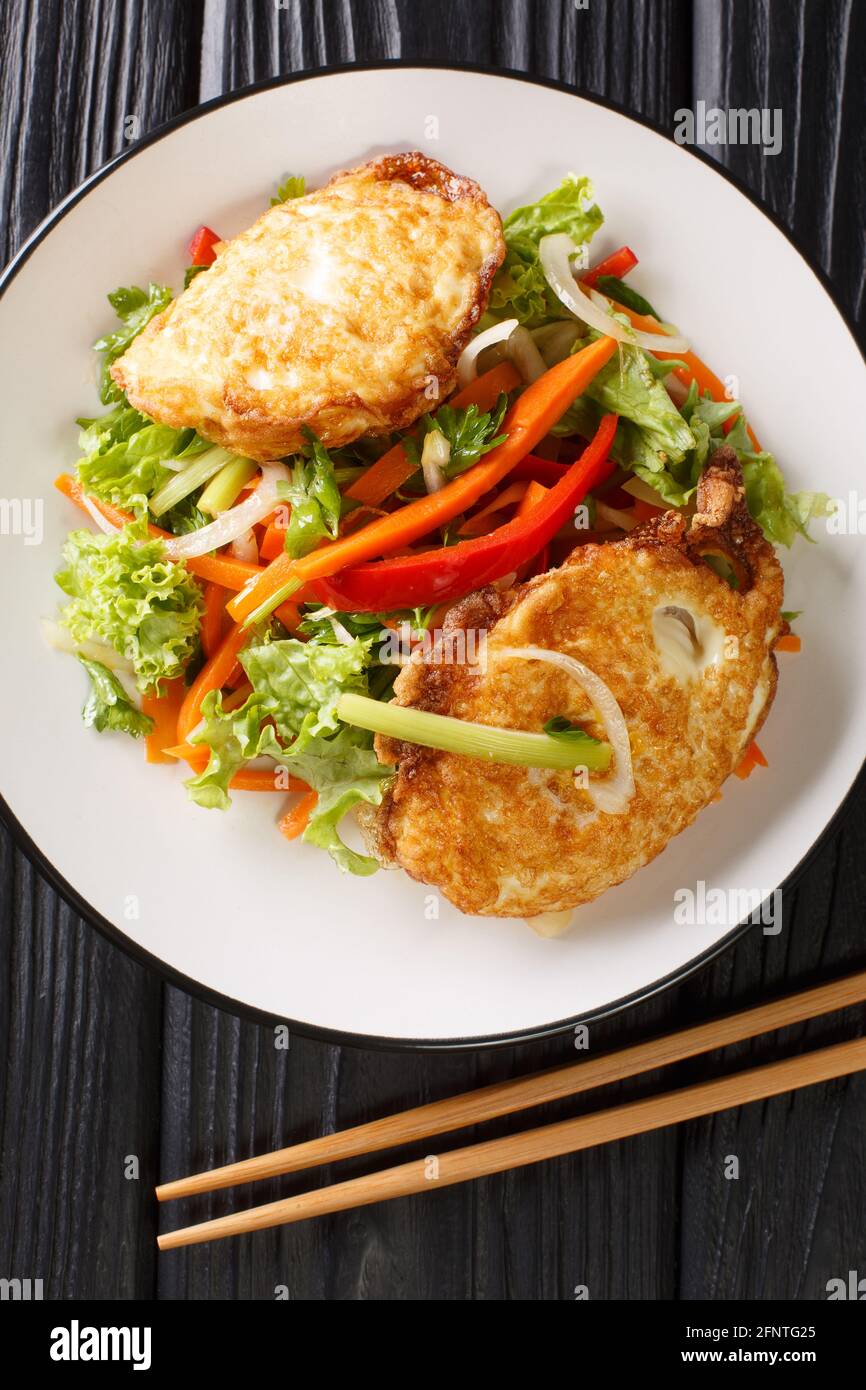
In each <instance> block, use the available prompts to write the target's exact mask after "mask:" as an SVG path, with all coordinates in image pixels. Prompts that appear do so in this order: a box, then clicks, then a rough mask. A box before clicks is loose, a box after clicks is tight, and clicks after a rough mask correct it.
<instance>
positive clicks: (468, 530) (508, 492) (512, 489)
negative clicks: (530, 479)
mask: <svg viewBox="0 0 866 1390" xmlns="http://www.w3.org/2000/svg"><path fill="white" fill-rule="evenodd" d="M530 486H531V484H530V483H526V482H522V483H521V482H518V483H509V485H508V487H507V488H504V489H503V490H502V492H500V493H499V496H498V497H494V498H493V501H492V502H488V503H487V506H486V507H482V508H481V511H480V512H475V513H474V514H473V515H472V516H470V517H469V519H468V520H467V521H464V523H463V525H462V526H461V527H460V530H459V531H458V532H457V534H458V535H459V536H480V535H481V534H482V532H483V531H484V530H486V529H489V528H487V527H485V526H484V524H483V523H484V522H485V521H486V520H487V519H488V518H489V517H492V516H494V515H495V514H496V512H501V511H503V510H504V508H505V507H512V506H514V504H515V502H522V501H523V499H524V497H525V496H526V491H527V489H528V488H529V487H530ZM517 515H518V516H519V515H520V512H519V509H518V512H517ZM497 524H498V523H497Z"/></svg>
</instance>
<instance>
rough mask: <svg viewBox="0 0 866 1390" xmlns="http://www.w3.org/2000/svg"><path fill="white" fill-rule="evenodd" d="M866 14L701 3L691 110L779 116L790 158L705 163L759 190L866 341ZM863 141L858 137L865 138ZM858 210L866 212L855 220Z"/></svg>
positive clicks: (835, 8)
mask: <svg viewBox="0 0 866 1390" xmlns="http://www.w3.org/2000/svg"><path fill="white" fill-rule="evenodd" d="M864 53H866V6H864V5H862V4H859V3H858V2H857V0H797V3H794V4H792V3H787V0H697V3H696V6H695V50H694V55H695V56H694V100H695V101H697V100H699V99H702V100H704V101H706V103H707V106H708V107H712V106H716V107H720V108H722V109H723V110H728V109H738V108H744V107H745V108H751V107H758V108H767V109H768V110H770V111H778V112H779V113H780V120H781V131H782V148H781V150H780V151H779V153H778V154H775V155H767V154H765V153H764V152H763V150H762V149H761V148H760V147H759V146H756V145H751V144H749V145H727V146H723V145H716V146H712V147H708V148H707V153H709V154H711V155H713V156H714V157H716V158H718V159H719V160H720V162H721V163H723V164H724V165H725V166H726V167H727V168H729V169H730V170H731V171H732V172H733V173H735V174H737V175H738V176H739V177H740V178H742V179H744V180H745V182H746V183H747V184H748V185H749V187H750V188H752V189H753V190H754V191H755V192H756V193H757V194H758V196H759V197H760V198H762V199H763V201H764V202H766V203H767V205H768V206H769V207H770V208H771V209H772V211H773V212H774V213H775V214H776V216H777V217H779V218H780V219H781V220H782V222H784V223H785V225H786V226H787V227H789V228H790V230H791V231H792V232H793V233H794V235H795V236H796V238H797V240H798V242H799V244H800V245H801V246H802V247H803V249H804V250H805V251H806V253H807V254H808V255H809V256H810V257H812V258H813V259H814V260H816V261H817V262H818V264H819V265H820V266H821V267H822V269H823V270H825V271H826V272H827V274H828V275H830V276H831V277H832V279H833V283H834V286H835V287H836V290H837V292H838V293H839V294H840V295H841V297H842V299H843V301H844V304H845V308H846V310H847V312H848V314H849V315H850V316H851V317H852V318H853V319H854V320H855V321H856V323H857V326H858V328H859V329H860V333H861V342H866V299H864V293H866V218H864V216H863V208H864V207H866V160H864V158H863V145H862V138H861V136H862V132H863V130H864V128H866V83H864V81H863V77H862V63H863V55H864ZM858 132H859V133H858ZM855 209H857V212H855V211H854V210H855Z"/></svg>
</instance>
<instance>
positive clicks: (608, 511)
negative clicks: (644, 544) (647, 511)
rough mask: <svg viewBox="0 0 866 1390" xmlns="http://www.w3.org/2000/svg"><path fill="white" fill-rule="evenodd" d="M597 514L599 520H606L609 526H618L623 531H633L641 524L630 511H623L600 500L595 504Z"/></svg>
mask: <svg viewBox="0 0 866 1390" xmlns="http://www.w3.org/2000/svg"><path fill="white" fill-rule="evenodd" d="M595 515H596V518H597V519H598V520H599V521H606V522H607V524H608V525H609V526H618V527H619V528H620V530H622V531H633V530H634V529H635V527H636V526H638V525H640V523H639V522H638V521H637V519H636V518H635V517H633V516H630V515H629V513H628V512H624V511H622V510H621V509H620V508H619V507H609V506H608V505H607V503H606V502H600V501H598V500H596V504H595ZM599 529H600V528H599Z"/></svg>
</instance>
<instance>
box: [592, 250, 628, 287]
mask: <svg viewBox="0 0 866 1390" xmlns="http://www.w3.org/2000/svg"><path fill="white" fill-rule="evenodd" d="M636 265H637V256H636V255H635V253H634V251H632V249H631V247H629V246H621V247H620V248H619V250H618V251H613V252H611V254H610V255H609V256H605V258H604V260H603V261H599V263H598V265H594V266H593V267H592V269H591V270H588V271H587V272H586V274H585V275H581V277H580V280H581V284H583V285H590V286H592V285H596V284H597V283H598V281H599V278H600V277H601V276H602V275H612V276H613V277H614V278H615V279H616V280H622V279H623V278H624V277H625V276H626V275H628V273H629V271H630V270H634V268H635V266H636Z"/></svg>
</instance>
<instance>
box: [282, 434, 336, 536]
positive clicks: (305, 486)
mask: <svg viewBox="0 0 866 1390" xmlns="http://www.w3.org/2000/svg"><path fill="white" fill-rule="evenodd" d="M306 436H307V443H306V444H305V446H304V448H303V451H302V454H301V457H300V458H298V459H297V460H296V462H295V465H294V467H293V469H292V481H291V482H290V483H288V484H282V485H281V486H280V488H279V495H280V497H281V498H282V500H283V501H286V502H290V503H291V505H292V513H291V516H290V517H289V524H288V526H287V527H286V539H285V547H286V551H287V553H288V554H289V555H291V557H292V559H293V560H299V559H300V558H301V557H302V556H304V555H309V553H310V551H311V550H315V548H316V546H317V545H318V544H319V541H321V540H323V539H324V538H325V536H330V537H331V538H332V539H336V536H337V532H338V530H339V526H340V513H341V509H342V501H343V499H342V497H341V495H340V489H339V487H338V485H337V479H336V477H335V474H334V461H333V459H332V458H331V455H330V454H329V453H328V451H327V449H326V448H325V446H324V444H323V443H322V442H321V440H319V439H317V438H316V436H315V435H314V434H313V432H312V430H307V431H306Z"/></svg>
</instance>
